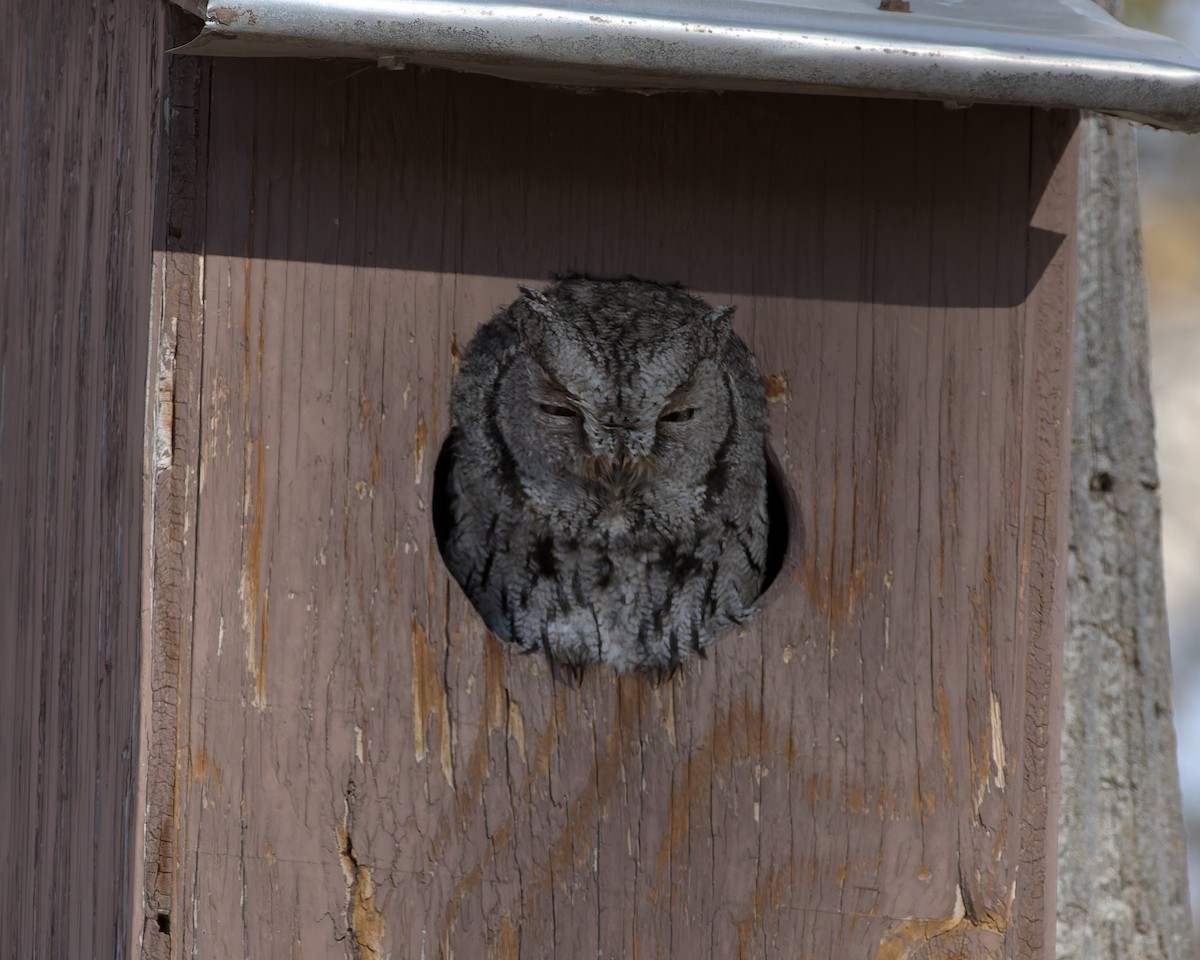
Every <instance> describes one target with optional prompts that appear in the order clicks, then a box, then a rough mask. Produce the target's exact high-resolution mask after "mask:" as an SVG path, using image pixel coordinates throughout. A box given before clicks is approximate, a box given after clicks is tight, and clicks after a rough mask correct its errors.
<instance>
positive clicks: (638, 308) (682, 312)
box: [498, 282, 735, 510]
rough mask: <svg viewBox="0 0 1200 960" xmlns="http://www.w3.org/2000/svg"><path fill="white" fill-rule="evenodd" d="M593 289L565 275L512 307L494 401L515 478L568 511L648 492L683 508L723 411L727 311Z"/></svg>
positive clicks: (690, 502)
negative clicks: (507, 360) (505, 360)
mask: <svg viewBox="0 0 1200 960" xmlns="http://www.w3.org/2000/svg"><path fill="white" fill-rule="evenodd" d="M595 290H596V287H595V285H594V284H588V285H586V286H582V287H573V286H572V285H571V284H570V282H566V283H564V284H560V285H559V286H558V287H557V288H555V289H554V291H553V293H554V295H553V296H547V295H546V294H542V293H534V292H531V291H526V292H525V297H524V298H523V300H522V301H518V303H517V304H516V305H514V313H515V317H516V321H517V328H518V331H519V339H520V347H519V349H518V350H517V352H516V356H515V358H514V360H513V362H512V366H511V368H510V369H509V371H508V374H507V375H506V376H505V377H504V380H503V382H502V385H501V389H500V391H499V398H500V402H499V404H498V407H499V409H500V410H501V411H503V413H502V415H501V416H500V417H499V424H500V429H501V431H502V433H503V435H504V439H505V441H506V443H507V445H508V446H509V448H510V449H511V450H512V453H513V456H514V460H515V462H516V463H518V464H521V465H522V466H521V470H522V481H523V484H524V485H525V487H526V488H527V490H528V491H529V492H531V493H532V494H533V495H534V496H535V497H537V496H538V495H539V494H540V495H541V496H543V497H545V498H546V500H547V501H548V502H552V503H554V504H558V505H561V506H567V507H569V508H570V509H576V510H578V509H580V508H582V507H586V506H587V505H591V506H594V507H598V508H603V507H605V506H607V505H611V504H612V503H613V502H617V501H620V502H625V503H627V504H630V505H637V504H638V503H639V501H641V500H644V499H646V498H647V497H648V496H650V495H651V492H653V494H654V502H655V504H656V505H661V504H663V503H674V504H675V505H676V506H677V507H678V508H679V509H688V508H693V507H694V506H695V504H696V500H697V498H698V497H699V496H700V492H701V490H702V488H703V487H704V485H705V483H706V480H707V479H709V478H708V474H709V473H710V470H711V464H712V463H713V462H714V456H715V454H716V452H717V450H718V449H719V448H720V446H721V443H722V442H723V441H724V440H725V438H726V435H727V433H728V430H729V425H730V423H731V421H732V420H733V419H734V417H735V415H734V412H733V410H732V406H733V403H734V398H733V391H734V387H733V385H732V383H731V381H730V377H729V376H728V374H727V373H726V371H725V368H724V365H723V362H722V354H723V350H724V348H725V346H726V344H727V342H728V340H729V338H730V336H731V334H730V322H729V320H730V314H731V313H732V311H731V310H730V309H729V308H722V309H717V310H714V309H712V308H711V307H709V306H707V305H706V304H704V303H702V302H701V301H699V300H696V299H695V298H693V297H691V296H689V295H688V294H685V293H682V292H680V291H675V290H671V289H670V288H662V289H661V291H660V292H659V296H656V297H654V298H652V299H651V300H650V302H647V298H646V295H645V287H644V285H641V286H640V287H639V288H638V289H637V290H631V291H630V293H631V294H634V293H636V294H637V295H636V296H633V295H630V296H626V297H623V296H622V295H621V294H622V292H623V291H622V288H621V284H620V283H614V284H611V285H610V289H609V290H607V291H606V293H607V295H606V296H604V297H603V298H595V297H594V296H592V295H593V294H594V292H595ZM664 492H668V493H671V494H672V495H673V496H674V498H675V499H674V500H671V499H666V500H664V498H663V497H662V496H661V494H662V493H664Z"/></svg>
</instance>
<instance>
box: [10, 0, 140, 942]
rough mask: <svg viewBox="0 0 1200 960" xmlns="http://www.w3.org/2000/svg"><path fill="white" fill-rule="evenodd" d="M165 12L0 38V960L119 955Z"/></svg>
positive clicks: (67, 7) (43, 7)
mask: <svg viewBox="0 0 1200 960" xmlns="http://www.w3.org/2000/svg"><path fill="white" fill-rule="evenodd" d="M162 35H163V25H162V9H161V7H160V5H158V4H156V3H147V2H144V0H104V2H99V3H95V4H79V3H73V2H66V0H36V2H34V0H17V2H16V3H15V4H13V3H8V4H5V6H4V30H3V31H2V33H0V651H2V654H0V660H2V661H3V667H2V669H0V864H3V879H2V880H0V956H3V957H5V958H10V957H11V958H19V960H37V958H47V960H58V958H86V957H100V958H106V957H123V956H126V955H127V953H128V950H129V949H130V945H131V943H132V942H135V941H136V940H137V938H138V935H139V931H138V929H137V928H136V927H132V928H131V913H130V899H131V898H132V897H134V896H136V891H137V886H138V885H137V882H136V879H135V877H134V873H135V869H134V864H135V863H137V862H139V861H138V860H135V859H134V858H133V857H132V856H131V854H132V849H133V845H134V843H135V840H136V831H137V830H138V829H140V826H141V820H140V817H139V816H138V810H137V797H136V786H137V756H138V749H137V740H136V732H137V717H138V705H139V699H140V697H139V690H138V680H139V674H138V670H139V662H140V654H141V650H140V634H139V622H140V617H141V610H140V586H141V584H140V569H141V551H142V540H141V536H142V452H143V442H142V441H143V417H144V414H145V409H146V400H145V394H146V318H147V317H148V315H149V310H150V304H149V293H150V269H151V240H152V223H153V210H154V202H155V195H154V186H153V184H154V181H155V177H154V170H155V163H156V157H155V148H156V146H157V140H156V132H157V125H158V122H159V104H160V99H161V92H162V78H161V66H162V59H163V44H162Z"/></svg>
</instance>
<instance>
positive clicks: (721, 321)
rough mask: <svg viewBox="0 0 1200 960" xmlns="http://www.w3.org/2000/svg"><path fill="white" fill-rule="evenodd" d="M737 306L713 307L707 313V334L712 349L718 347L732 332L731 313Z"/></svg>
mask: <svg viewBox="0 0 1200 960" xmlns="http://www.w3.org/2000/svg"><path fill="white" fill-rule="evenodd" d="M736 309H737V307H714V308H713V310H712V312H711V313H710V314H709V315H708V335H709V336H710V337H711V338H712V339H711V341H710V342H711V343H712V346H713V348H714V349H720V347H721V346H722V344H724V343H725V341H726V340H728V339H729V335H730V334H731V333H732V332H733V313H734V311H735V310H736Z"/></svg>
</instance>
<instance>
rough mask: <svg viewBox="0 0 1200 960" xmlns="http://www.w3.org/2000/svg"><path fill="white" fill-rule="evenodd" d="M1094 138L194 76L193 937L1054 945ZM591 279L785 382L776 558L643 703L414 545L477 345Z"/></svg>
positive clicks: (418, 80) (796, 101) (703, 103)
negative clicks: (197, 261) (563, 655)
mask: <svg viewBox="0 0 1200 960" xmlns="http://www.w3.org/2000/svg"><path fill="white" fill-rule="evenodd" d="M1073 123H1074V119H1073V117H1071V116H1068V115H1060V114H1042V113H1038V112H1034V111H1028V110H1024V109H1000V108H975V109H972V110H968V111H947V110H944V109H943V108H942V107H941V106H940V105H936V104H916V103H910V102H898V101H878V102H871V101H859V100H852V99H840V100H833V99H816V98H785V97H765V96H740V95H739V96H723V97H717V96H710V95H673V96H669V97H653V98H644V97H635V96H630V95H625V94H620V93H604V94H600V95H596V96H579V95H577V94H572V93H569V92H565V91H557V90H548V89H542V88H535V87H526V86H519V85H514V84H506V83H502V82H496V81H490V80H486V79H479V78H469V77H457V76H452V75H446V74H438V73H416V72H407V71H406V72H405V73H403V74H399V75H396V74H378V73H373V72H371V73H366V74H357V75H352V72H351V70H350V69H349V68H345V67H340V66H327V65H317V64H278V63H270V64H254V63H237V62H218V63H214V64H213V66H212V106H211V119H210V127H209V141H208V142H209V144H210V147H211V148H210V150H209V154H208V156H209V161H208V162H209V166H208V174H207V182H208V192H207V197H206V200H205V201H204V204H205V206H204V212H203V216H202V217H201V216H197V218H196V223H197V224H200V225H202V226H201V235H200V236H198V237H196V238H194V239H193V241H192V243H193V252H194V254H195V255H196V256H197V257H200V256H201V254H202V255H203V263H204V272H203V286H202V291H203V296H202V297H201V298H200V299H199V300H198V301H195V302H194V304H193V306H192V309H193V310H194V311H196V313H197V315H196V316H193V317H191V318H190V319H189V322H190V323H193V324H200V323H202V325H203V326H202V329H203V337H202V349H201V350H200V351H199V352H196V351H193V352H192V353H191V354H190V360H188V361H187V363H189V364H190V365H191V367H192V373H191V375H192V376H195V375H196V371H197V364H198V365H199V367H198V370H199V375H200V377H201V379H200V387H199V389H200V394H199V402H200V408H199V414H198V416H197V418H196V421H197V422H198V424H199V435H198V455H199V472H198V480H197V486H196V487H195V493H194V495H190V494H189V496H191V497H192V498H191V499H187V498H186V497H185V498H184V499H183V500H181V501H180V509H181V510H182V511H183V514H184V517H185V520H184V524H183V526H184V529H187V525H188V524H189V523H190V524H194V531H195V532H194V534H193V538H194V539H193V540H192V541H191V543H193V544H194V549H195V567H194V569H195V578H196V582H195V589H194V621H193V623H192V626H191V630H190V632H188V631H186V630H185V631H184V632H183V633H181V634H180V639H181V640H183V641H184V642H186V643H189V644H190V648H189V649H188V651H187V652H186V653H181V656H186V657H187V658H189V662H190V668H189V669H188V670H187V671H186V672H185V673H183V674H182V681H183V684H184V687H185V688H186V690H184V689H181V701H180V702H184V701H186V702H187V703H188V704H189V706H188V707H187V708H186V709H183V710H181V722H182V727H181V731H180V740H179V753H178V757H179V764H180V768H179V777H178V791H179V792H178V798H177V803H178V805H179V810H180V830H181V832H180V834H179V837H178V842H177V844H176V845H175V848H174V849H175V851H176V857H177V862H176V864H175V871H176V872H175V878H176V882H177V884H178V897H177V899H176V901H175V903H174V907H173V916H174V917H175V918H177V923H178V927H179V929H180V931H181V932H180V937H181V939H180V942H179V950H180V955H182V956H190V955H193V954H194V953H195V954H198V955H205V956H208V955H213V956H225V955H243V954H245V955H249V956H254V957H256V958H258V957H264V958H265V957H293V956H296V955H303V956H305V957H312V956H330V957H346V956H349V957H382V956H385V955H387V954H388V953H389V952H390V953H391V955H393V956H404V957H419V956H428V957H434V956H444V957H449V956H457V957H460V958H461V957H482V956H488V957H492V956H495V957H529V958H542V957H545V956H556V957H575V956H593V955H605V956H608V955H614V956H628V957H634V956H640V957H672V956H676V957H685V956H686V957H695V956H706V957H707V956H711V957H751V956H756V957H761V956H770V957H777V956H787V957H792V956H795V957H808V956H813V957H816V956H839V957H840V956H845V957H864V958H877V960H900V958H910V957H911V958H915V957H918V956H919V957H942V956H944V957H950V956H965V955H969V956H1022V957H1030V958H1033V957H1042V956H1044V955H1045V951H1046V949H1047V948H1048V946H1049V945H1048V943H1047V939H1048V938H1047V937H1046V936H1045V928H1046V925H1047V923H1048V920H1049V918H1050V917H1051V916H1052V915H1053V871H1052V869H1051V868H1050V866H1049V865H1048V863H1047V858H1046V845H1047V837H1048V836H1053V813H1054V811H1053V803H1052V797H1053V794H1054V786H1055V780H1054V777H1055V771H1054V765H1055V750H1054V744H1055V742H1056V720H1055V717H1056V711H1055V709H1054V704H1055V703H1056V699H1057V692H1056V691H1057V686H1056V685H1057V682H1058V666H1057V644H1058V640H1059V638H1060V636H1061V627H1062V613H1063V584H1064V572H1063V567H1062V564H1061V562H1060V560H1061V555H1062V550H1063V548H1064V544H1063V535H1064V530H1065V527H1064V522H1065V509H1066V505H1065V502H1064V501H1063V497H1062V492H1063V490H1064V489H1065V477H1066V443H1067V434H1066V430H1065V428H1064V423H1065V415H1066V396H1065V390H1066V388H1067V384H1068V383H1069V368H1070V358H1071V355H1070V344H1071V331H1070V321H1069V316H1070V309H1069V306H1070V299H1071V291H1072V290H1073V279H1072V277H1071V268H1070V263H1071V242H1072V238H1071V233H1072V230H1073V219H1074V211H1075V180H1074V176H1075V164H1074V154H1073V148H1072V146H1071V144H1070V139H1071V132H1072V129H1073ZM572 269H575V270H580V269H582V270H588V271H591V272H594V273H598V274H604V273H610V274H612V273H636V274H641V275H644V276H648V277H653V278H656V279H664V280H669V279H675V280H681V281H683V282H685V283H686V284H688V285H689V286H690V287H692V288H694V289H696V290H698V291H699V292H701V293H703V294H704V295H706V296H707V297H709V298H711V299H713V300H714V301H721V302H733V303H735V304H737V306H738V315H737V325H738V329H739V331H740V332H741V333H742V334H743V336H745V337H746V338H747V340H748V341H749V342H750V344H751V345H752V347H753V348H754V350H755V352H756V354H757V355H758V356H759V358H760V361H761V364H762V366H763V367H764V373H766V374H767V375H768V377H769V378H770V381H769V382H770V384H771V389H770V393H771V395H772V398H773V400H774V402H773V403H772V404H771V411H772V424H771V429H772V438H773V439H772V442H773V445H774V448H775V450H776V452H777V453H778V455H779V459H780V462H781V465H782V468H783V471H784V474H785V476H786V479H787V482H788V484H789V486H790V489H791V510H792V514H793V516H792V519H793V530H792V542H791V549H790V554H789V558H788V561H787V564H786V566H785V569H784V572H783V574H781V576H780V578H779V580H778V581H777V582H776V584H775V585H774V586H773V587H772V590H771V591H770V593H769V594H768V595H767V596H766V597H765V598H764V600H763V615H762V616H761V617H760V618H759V619H758V620H757V621H755V622H754V623H753V624H752V625H751V626H749V627H748V628H747V629H745V630H743V631H741V632H740V633H739V634H736V635H730V636H727V637H726V638H724V639H723V640H722V641H720V642H719V643H718V644H717V645H716V647H715V648H714V649H713V651H712V654H711V656H710V658H709V660H708V661H707V662H704V663H696V664H693V665H691V666H690V667H689V668H688V669H687V670H686V671H685V672H684V673H683V674H682V675H681V676H679V677H677V678H676V679H675V680H674V681H673V682H671V683H669V684H666V685H664V686H661V687H658V688H655V687H652V686H651V685H649V684H648V683H647V682H646V681H645V680H644V679H643V678H640V677H626V678H621V679H617V678H615V677H613V676H611V675H609V674H605V673H600V672H593V673H592V674H591V675H589V676H588V677H587V678H586V679H585V680H584V682H583V684H582V686H581V687H579V688H578V689H574V688H570V687H566V686H564V685H563V684H562V683H560V682H558V681H556V680H555V678H554V677H553V676H552V675H551V673H550V671H548V670H547V668H546V665H545V664H544V663H543V662H542V661H540V660H539V659H538V658H534V657H521V656H518V655H515V654H514V653H513V652H511V651H510V650H508V649H505V648H502V647H501V646H500V645H499V644H498V643H497V642H496V641H495V640H494V639H492V638H491V637H489V636H487V635H486V634H485V632H484V630H483V628H482V626H481V624H480V622H479V619H478V617H477V615H476V614H475V613H474V612H473V611H472V610H471V609H470V607H469V605H468V604H467V603H466V602H465V600H464V599H463V597H462V596H461V594H460V592H459V591H458V588H457V587H456V586H454V584H453V582H452V581H451V580H450V578H449V576H448V575H447V574H446V572H445V570H444V568H443V566H442V565H441V562H440V559H439V558H438V556H437V552H436V546H435V541H434V535H433V530H432V524H431V521H430V515H429V506H430V495H431V490H430V485H431V482H432V477H433V468H434V463H435V460H436V454H437V448H438V445H439V444H440V442H441V440H442V439H443V438H444V436H445V433H446V430H447V422H446V409H447V402H448V396H449V386H450V382H451V377H452V371H453V367H454V363H455V360H456V357H457V356H458V354H459V352H460V350H461V347H462V345H464V344H465V343H466V342H467V340H468V338H469V337H470V336H471V333H472V332H473V330H474V329H475V327H476V326H477V325H478V324H479V323H480V322H482V321H483V320H485V319H486V318H487V317H488V316H489V315H490V314H491V313H492V311H493V310H494V309H495V307H496V306H497V305H498V304H500V303H503V302H506V301H507V300H509V299H511V297H512V295H513V291H514V289H515V284H516V283H517V282H532V283H537V282H539V281H541V280H544V279H545V278H546V277H547V275H548V274H549V273H551V272H554V271H566V270H572ZM181 309H182V306H181ZM192 329H193V330H195V329H199V328H198V327H196V326H193V327H192ZM183 362H184V360H183V355H182V354H179V355H178V360H177V364H176V373H175V376H176V383H177V384H178V382H179V377H180V370H179V364H180V363H183ZM175 422H176V423H177V424H178V419H176V421H175ZM172 489H173V488H172ZM160 492H163V491H162V488H160ZM166 493H168V494H169V491H166ZM157 534H161V535H162V536H166V537H168V538H175V539H176V540H179V534H178V531H177V528H175V527H170V526H164V527H160V528H158V531H157V532H156V535H157ZM168 546H169V545H168ZM175 929H176V928H175V927H173V934H174V931H175Z"/></svg>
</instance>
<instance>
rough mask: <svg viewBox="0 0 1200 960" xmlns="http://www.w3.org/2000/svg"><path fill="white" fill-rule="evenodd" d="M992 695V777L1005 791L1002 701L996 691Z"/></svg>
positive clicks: (993, 781)
mask: <svg viewBox="0 0 1200 960" xmlns="http://www.w3.org/2000/svg"><path fill="white" fill-rule="evenodd" d="M990 693H991V698H992V702H991V711H990V713H991V727H992V768H993V770H995V774H994V775H993V777H992V783H993V784H995V785H996V787H998V788H999V789H1001V790H1003V789H1004V784H1005V769H1004V768H1005V765H1006V761H1005V756H1004V723H1003V720H1002V718H1001V716H1000V699H999V698H998V697H997V696H996V691H995V690H992V691H990Z"/></svg>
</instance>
